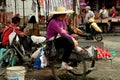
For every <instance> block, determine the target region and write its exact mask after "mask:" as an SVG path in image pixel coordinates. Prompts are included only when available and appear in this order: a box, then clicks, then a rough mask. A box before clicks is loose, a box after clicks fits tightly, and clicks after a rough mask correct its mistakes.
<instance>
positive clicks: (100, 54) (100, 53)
mask: <svg viewBox="0 0 120 80" xmlns="http://www.w3.org/2000/svg"><path fill="white" fill-rule="evenodd" d="M96 50H97V51H98V54H97V58H98V59H102V58H104V59H106V58H108V57H111V56H112V54H110V52H107V51H105V50H103V49H101V48H100V47H98V46H97V47H96Z"/></svg>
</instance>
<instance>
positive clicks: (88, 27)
mask: <svg viewBox="0 0 120 80" xmlns="http://www.w3.org/2000/svg"><path fill="white" fill-rule="evenodd" d="M86 33H91V29H90V23H86Z"/></svg>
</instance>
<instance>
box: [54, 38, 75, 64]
mask: <svg viewBox="0 0 120 80" xmlns="http://www.w3.org/2000/svg"><path fill="white" fill-rule="evenodd" d="M55 47H56V49H61V48H62V49H64V52H63V56H62V61H64V62H69V57H70V54H71V52H72V50H73V49H74V43H73V41H72V40H71V39H69V38H67V37H60V38H57V39H55Z"/></svg>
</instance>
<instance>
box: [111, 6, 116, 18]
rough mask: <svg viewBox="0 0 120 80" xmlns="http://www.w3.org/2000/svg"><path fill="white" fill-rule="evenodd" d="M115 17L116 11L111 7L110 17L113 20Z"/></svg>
mask: <svg viewBox="0 0 120 80" xmlns="http://www.w3.org/2000/svg"><path fill="white" fill-rule="evenodd" d="M116 16H117V10H116V8H115V6H112V10H111V17H112V18H115V17H116Z"/></svg>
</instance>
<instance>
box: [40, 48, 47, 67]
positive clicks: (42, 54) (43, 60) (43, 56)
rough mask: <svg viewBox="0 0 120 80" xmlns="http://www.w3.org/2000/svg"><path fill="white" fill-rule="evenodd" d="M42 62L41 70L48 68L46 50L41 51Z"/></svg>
mask: <svg viewBox="0 0 120 80" xmlns="http://www.w3.org/2000/svg"><path fill="white" fill-rule="evenodd" d="M40 60H41V68H44V67H46V66H47V58H46V56H45V54H44V50H43V48H42V51H41V56H40Z"/></svg>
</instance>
